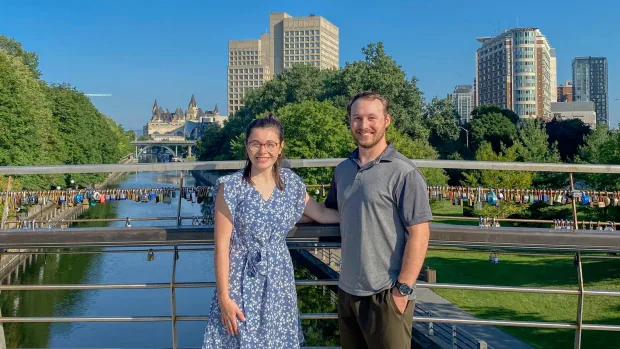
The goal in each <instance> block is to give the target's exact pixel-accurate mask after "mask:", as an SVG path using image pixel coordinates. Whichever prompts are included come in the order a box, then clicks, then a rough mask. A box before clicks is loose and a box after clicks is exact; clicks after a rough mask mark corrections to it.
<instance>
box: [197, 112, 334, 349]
mask: <svg viewBox="0 0 620 349" xmlns="http://www.w3.org/2000/svg"><path fill="white" fill-rule="evenodd" d="M245 139H246V151H247V158H248V159H247V162H246V166H245V168H244V169H243V170H240V171H238V172H236V173H234V174H232V175H229V176H224V177H221V178H220V179H219V180H218V183H217V194H216V196H215V217H214V218H215V276H216V283H217V286H216V293H215V295H214V296H213V300H212V304H211V312H210V315H209V320H208V322H207V326H206V329H205V335H204V345H203V348H205V349H216V348H217V349H220V348H265V349H267V348H269V349H275V348H286V349H289V348H299V347H300V345H301V343H302V342H303V334H302V331H301V323H300V321H299V313H298V309H297V294H296V290H295V277H294V274H293V264H292V261H291V257H290V254H289V251H288V248H287V246H286V235H287V233H288V232H289V231H290V230H291V229H292V228H293V227H294V226H295V223H297V222H298V221H299V220H300V219H301V218H302V215H306V216H308V217H309V218H311V219H313V220H314V221H316V222H319V223H338V222H339V217H338V211H336V210H331V209H327V208H325V206H324V205H323V204H319V203H317V202H316V201H314V200H313V199H312V198H310V197H309V196H308V194H307V193H306V186H305V184H304V182H303V180H302V179H301V178H300V177H299V176H297V175H296V174H295V173H294V172H293V171H291V170H290V169H286V168H281V159H282V152H283V147H284V139H283V134H282V125H281V124H280V122H279V121H278V120H277V119H276V118H275V117H274V116H271V115H269V116H267V117H265V118H261V119H256V120H254V121H253V122H252V123H250V125H249V126H248V127H247V130H246V133H245Z"/></svg>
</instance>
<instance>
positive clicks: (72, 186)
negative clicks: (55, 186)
mask: <svg viewBox="0 0 620 349" xmlns="http://www.w3.org/2000/svg"><path fill="white" fill-rule="evenodd" d="M71 189H75V180H74V179H72V180H71Z"/></svg>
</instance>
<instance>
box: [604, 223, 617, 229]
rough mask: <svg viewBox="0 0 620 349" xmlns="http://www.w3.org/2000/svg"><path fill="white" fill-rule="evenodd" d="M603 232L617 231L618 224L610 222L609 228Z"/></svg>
mask: <svg viewBox="0 0 620 349" xmlns="http://www.w3.org/2000/svg"><path fill="white" fill-rule="evenodd" d="M603 230H607V231H614V230H616V223H615V222H611V221H608V222H607V226H606V227H605V229H603Z"/></svg>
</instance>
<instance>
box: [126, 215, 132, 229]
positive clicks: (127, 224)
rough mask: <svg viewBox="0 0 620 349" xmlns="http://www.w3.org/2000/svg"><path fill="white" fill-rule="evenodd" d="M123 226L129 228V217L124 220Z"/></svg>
mask: <svg viewBox="0 0 620 349" xmlns="http://www.w3.org/2000/svg"><path fill="white" fill-rule="evenodd" d="M125 228H131V219H129V217H127V219H126V220H125Z"/></svg>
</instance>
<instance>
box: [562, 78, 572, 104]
mask: <svg viewBox="0 0 620 349" xmlns="http://www.w3.org/2000/svg"><path fill="white" fill-rule="evenodd" d="M572 101H573V82H572V81H571V80H566V81H564V85H561V86H558V102H572Z"/></svg>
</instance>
